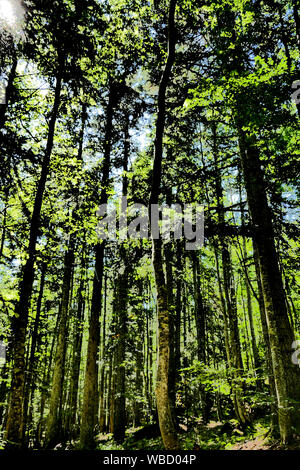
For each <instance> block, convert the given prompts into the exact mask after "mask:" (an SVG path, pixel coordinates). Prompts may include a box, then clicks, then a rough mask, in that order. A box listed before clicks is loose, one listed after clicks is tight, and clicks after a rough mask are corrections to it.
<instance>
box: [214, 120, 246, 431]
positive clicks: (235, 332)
mask: <svg viewBox="0 0 300 470" xmlns="http://www.w3.org/2000/svg"><path fill="white" fill-rule="evenodd" d="M212 133H213V153H214V160H215V187H216V197H217V211H218V222H219V224H220V227H221V230H222V227H223V226H225V218H224V205H223V188H222V183H221V175H220V170H219V166H218V165H219V163H218V147H217V129H216V124H215V122H214V123H213V127H212ZM220 244H221V255H222V268H223V283H224V299H225V304H224V305H223V307H224V319H225V332H226V329H227V328H228V330H227V331H228V333H229V334H228V337H227V338H226V341H227V342H228V344H227V354H228V356H230V365H231V368H232V371H231V372H232V373H231V386H232V398H233V403H234V408H235V413H236V416H237V419H238V420H239V422H240V423H241V424H242V425H243V426H247V425H248V424H249V422H250V419H249V415H248V413H247V411H246V407H245V403H244V401H243V399H242V395H243V393H242V391H243V387H242V384H241V381H242V375H243V362H242V355H241V345H240V337H239V329H238V316H237V305H236V292H235V285H234V276H233V270H232V264H231V257H230V251H229V246H228V241H227V240H226V238H225V237H224V235H222V233H221V235H220ZM226 335H227V332H226Z"/></svg>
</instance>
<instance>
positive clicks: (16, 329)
mask: <svg viewBox="0 0 300 470" xmlns="http://www.w3.org/2000/svg"><path fill="white" fill-rule="evenodd" d="M61 84H62V80H61V75H60V74H58V75H57V77H56V87H55V97H54V104H53V109H52V114H51V119H50V122H49V130H48V139H47V146H46V151H45V155H44V159H43V163H42V170H41V175H40V179H39V182H38V187H37V192H36V195H35V201H34V207H33V212H32V217H31V222H30V235H29V244H28V249H27V253H28V258H27V261H26V264H25V266H24V269H23V273H22V280H21V282H20V286H19V292H20V297H19V302H18V305H17V308H16V315H15V317H14V321H13V323H12V331H13V337H14V345H13V372H12V383H11V392H10V402H9V409H8V419H7V423H6V430H5V440H6V441H7V447H17V448H18V447H20V446H21V441H22V436H23V398H24V385H25V340H26V329H27V323H28V310H29V308H30V299H31V294H32V286H33V280H34V271H35V269H34V262H35V254H36V242H37V238H38V234H39V229H40V213H41V208H42V203H43V196H44V192H45V187H46V182H47V178H48V174H49V166H50V157H51V153H52V148H53V141H54V132H55V124H56V120H57V116H58V109H59V104H60V93H61Z"/></svg>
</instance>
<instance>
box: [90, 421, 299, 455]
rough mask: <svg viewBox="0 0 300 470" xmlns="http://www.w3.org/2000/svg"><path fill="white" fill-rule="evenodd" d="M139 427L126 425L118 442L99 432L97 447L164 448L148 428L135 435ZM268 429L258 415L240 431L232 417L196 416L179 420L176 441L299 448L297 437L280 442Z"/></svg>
mask: <svg viewBox="0 0 300 470" xmlns="http://www.w3.org/2000/svg"><path fill="white" fill-rule="evenodd" d="M142 429H143V428H142V427H140V428H131V429H128V431H127V433H126V439H125V442H124V443H123V444H122V445H118V444H116V442H114V440H113V437H112V434H105V435H104V434H100V435H99V436H98V442H99V444H98V449H103V450H162V449H163V448H164V447H163V443H162V439H161V437H160V436H157V435H154V436H150V434H151V432H150V433H149V435H148V436H147V437H144V438H142V439H139V438H137V437H138V434H137V433H138V432H139V431H140V430H142ZM149 429H150V430H151V428H149ZM268 430H269V428H268V423H267V422H266V421H264V420H262V419H260V420H257V421H256V422H255V423H254V424H253V428H252V429H250V430H247V431H244V432H243V431H241V430H239V429H238V427H235V420H231V421H229V422H226V423H221V422H219V421H211V422H210V423H209V424H208V425H203V424H202V423H201V421H200V420H197V419H195V420H193V422H190V423H189V425H188V426H187V425H185V424H180V432H179V441H180V445H181V449H182V450H197V451H201V450H300V440H299V441H297V442H296V443H293V444H292V445H289V446H283V445H282V444H281V443H280V441H279V440H274V439H272V438H270V437H269V436H268ZM135 434H136V437H135ZM154 434H155V433H154Z"/></svg>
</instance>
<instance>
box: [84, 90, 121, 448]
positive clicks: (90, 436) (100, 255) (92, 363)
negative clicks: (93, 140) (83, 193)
mask: <svg viewBox="0 0 300 470" xmlns="http://www.w3.org/2000/svg"><path fill="white" fill-rule="evenodd" d="M116 91H117V90H116V88H115V86H114V84H113V83H111V85H110V90H109V101H108V105H107V110H106V129H105V137H104V159H103V164H102V180H101V194H100V205H102V204H106V203H107V200H108V195H107V189H108V182H109V171H110V153H111V140H112V123H113V112H114V106H115V104H116V96H115V93H116ZM104 250H105V240H102V241H100V242H98V243H97V244H96V247H95V271H94V280H93V293H92V304H91V317H90V325H89V339H88V349H87V357H86V369H85V379H84V390H83V404H82V417H81V428H80V448H81V449H89V448H93V447H94V446H95V441H94V428H95V424H96V417H97V416H98V365H97V359H98V349H99V344H100V313H101V305H102V281H103V267H104Z"/></svg>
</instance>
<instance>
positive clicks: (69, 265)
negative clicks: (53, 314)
mask: <svg viewBox="0 0 300 470" xmlns="http://www.w3.org/2000/svg"><path fill="white" fill-rule="evenodd" d="M74 244H75V242H74V237H73V235H71V237H70V241H69V247H68V250H67V252H66V254H65V261H64V276H63V285H62V299H61V307H60V312H59V328H58V338H57V345H56V353H55V363H54V371H53V379H52V388H51V397H50V407H49V415H48V419H47V429H46V437H45V447H46V448H48V449H51V448H53V447H54V446H55V445H56V444H57V443H59V441H60V439H61V437H62V396H63V383H64V370H65V355H66V343H67V331H68V330H67V320H68V312H69V296H70V285H71V277H72V269H73V264H74V249H75V246H74Z"/></svg>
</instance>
